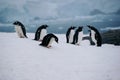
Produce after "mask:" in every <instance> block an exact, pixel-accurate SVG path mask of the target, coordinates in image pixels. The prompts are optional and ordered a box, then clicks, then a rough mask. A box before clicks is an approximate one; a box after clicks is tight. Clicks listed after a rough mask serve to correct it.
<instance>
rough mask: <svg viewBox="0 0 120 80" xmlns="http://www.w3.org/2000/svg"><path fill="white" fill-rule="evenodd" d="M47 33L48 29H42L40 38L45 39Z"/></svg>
mask: <svg viewBox="0 0 120 80" xmlns="http://www.w3.org/2000/svg"><path fill="white" fill-rule="evenodd" d="M46 34H47V30H46V29H42V30H41V33H40V39H39V40H43V38H44V36H45V35H46Z"/></svg>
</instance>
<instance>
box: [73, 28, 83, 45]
mask: <svg viewBox="0 0 120 80" xmlns="http://www.w3.org/2000/svg"><path fill="white" fill-rule="evenodd" d="M82 29H83V27H78V29H77V30H76V31H75V34H74V37H73V42H72V44H77V45H80V44H81V41H82V38H83V30H82Z"/></svg>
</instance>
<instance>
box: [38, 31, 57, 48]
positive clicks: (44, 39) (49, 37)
mask: <svg viewBox="0 0 120 80" xmlns="http://www.w3.org/2000/svg"><path fill="white" fill-rule="evenodd" d="M52 38H54V39H55V41H56V42H57V43H58V37H57V36H55V35H54V34H52V33H50V34H47V35H46V36H45V37H44V38H43V41H42V43H41V44H40V45H42V46H45V47H48V45H49V43H50V40H51V39H52Z"/></svg>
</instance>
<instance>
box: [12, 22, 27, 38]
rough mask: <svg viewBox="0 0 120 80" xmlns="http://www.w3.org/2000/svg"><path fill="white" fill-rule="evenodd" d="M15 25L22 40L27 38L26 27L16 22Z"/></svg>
mask: <svg viewBox="0 0 120 80" xmlns="http://www.w3.org/2000/svg"><path fill="white" fill-rule="evenodd" d="M13 25H15V31H16V32H17V34H18V36H19V37H20V38H27V36H26V29H25V27H24V25H23V24H22V23H21V22H19V21H15V22H14V23H13Z"/></svg>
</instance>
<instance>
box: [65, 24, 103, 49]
mask: <svg viewBox="0 0 120 80" xmlns="http://www.w3.org/2000/svg"><path fill="white" fill-rule="evenodd" d="M87 27H88V28H89V30H88V31H89V41H90V44H91V45H95V46H98V47H100V46H102V37H101V35H100V33H99V31H98V30H97V29H96V28H95V27H93V26H90V25H87ZM75 28H76V27H73V26H71V27H70V28H68V30H67V33H66V43H70V44H75V45H81V42H82V40H83V26H79V27H78V29H76V31H75Z"/></svg>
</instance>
